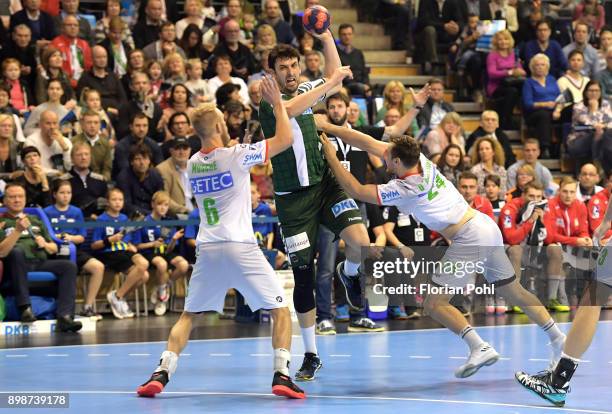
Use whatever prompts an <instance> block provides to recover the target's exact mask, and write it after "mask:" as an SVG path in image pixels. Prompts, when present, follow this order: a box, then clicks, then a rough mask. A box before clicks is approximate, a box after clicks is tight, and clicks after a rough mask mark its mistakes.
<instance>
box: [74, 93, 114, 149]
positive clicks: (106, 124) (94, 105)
mask: <svg viewBox="0 0 612 414" xmlns="http://www.w3.org/2000/svg"><path fill="white" fill-rule="evenodd" d="M85 111H90V112H93V113H95V114H98V116H99V117H100V135H101V136H104V137H106V138H107V139H108V140H109V141H110V142H111V145H112V146H114V145H115V144H116V143H117V139H116V138H117V136H116V135H115V130H114V128H113V125H112V123H111V118H110V116H109V115H108V114H107V113H106V111H105V110H104V109H103V108H102V97H101V95H100V92H98V91H97V90H95V89H89V88H85V89H83V93H82V94H81V101H80V106H79V107H78V108H77V109H76V110H75V112H76V116H77V118H78V119H80V118H81V116H82V114H83V112H85ZM73 131H76V133H80V132H81V128H80V124H77V125H75V127H74V128H73Z"/></svg>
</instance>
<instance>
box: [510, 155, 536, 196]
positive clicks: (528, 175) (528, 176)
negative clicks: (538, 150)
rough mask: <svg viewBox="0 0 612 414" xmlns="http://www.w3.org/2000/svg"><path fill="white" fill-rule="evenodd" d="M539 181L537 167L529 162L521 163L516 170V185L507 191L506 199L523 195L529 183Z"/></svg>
mask: <svg viewBox="0 0 612 414" xmlns="http://www.w3.org/2000/svg"><path fill="white" fill-rule="evenodd" d="M534 181H538V178H537V176H536V171H535V169H534V168H533V167H532V166H531V165H529V164H523V165H521V166H520V167H519V168H518V170H517V172H516V186H515V187H513V188H510V189H509V190H508V192H507V193H506V201H507V202H508V201H510V200H513V199H515V198H518V197H522V196H523V192H524V191H525V187H526V186H527V184H529V183H532V182H534Z"/></svg>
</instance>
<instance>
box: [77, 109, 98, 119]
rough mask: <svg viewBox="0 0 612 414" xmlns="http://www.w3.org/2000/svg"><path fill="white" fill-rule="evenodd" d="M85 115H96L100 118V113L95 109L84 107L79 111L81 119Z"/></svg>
mask: <svg viewBox="0 0 612 414" xmlns="http://www.w3.org/2000/svg"><path fill="white" fill-rule="evenodd" d="M86 116H96V117H98V119H99V118H100V114H99V113H97V112H96V111H92V110H91V109H86V110H85V111H83V113H81V120H83V119H84V118H85V117H86Z"/></svg>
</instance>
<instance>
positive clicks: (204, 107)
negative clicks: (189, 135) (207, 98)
mask: <svg viewBox="0 0 612 414" xmlns="http://www.w3.org/2000/svg"><path fill="white" fill-rule="evenodd" d="M217 121H218V112H217V107H216V106H215V104H214V103H212V102H207V103H203V104H201V105H200V106H198V107H197V108H196V109H195V110H194V111H193V112H192V113H191V123H192V125H193V128H194V129H195V131H196V133H197V135H198V136H199V137H200V138H209V137H210V136H211V135H212V134H214V132H215V130H216V127H217Z"/></svg>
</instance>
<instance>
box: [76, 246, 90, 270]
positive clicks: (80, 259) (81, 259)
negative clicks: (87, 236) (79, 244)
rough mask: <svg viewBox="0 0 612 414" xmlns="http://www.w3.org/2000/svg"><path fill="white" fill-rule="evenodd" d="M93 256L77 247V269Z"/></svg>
mask: <svg viewBox="0 0 612 414" xmlns="http://www.w3.org/2000/svg"><path fill="white" fill-rule="evenodd" d="M93 258H94V257H93V256H92V255H90V254H89V253H85V252H83V251H81V250H79V249H77V254H76V262H77V267H78V268H79V270H81V269H82V268H83V266H85V264H86V263H87V262H88V261H89V259H93Z"/></svg>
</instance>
